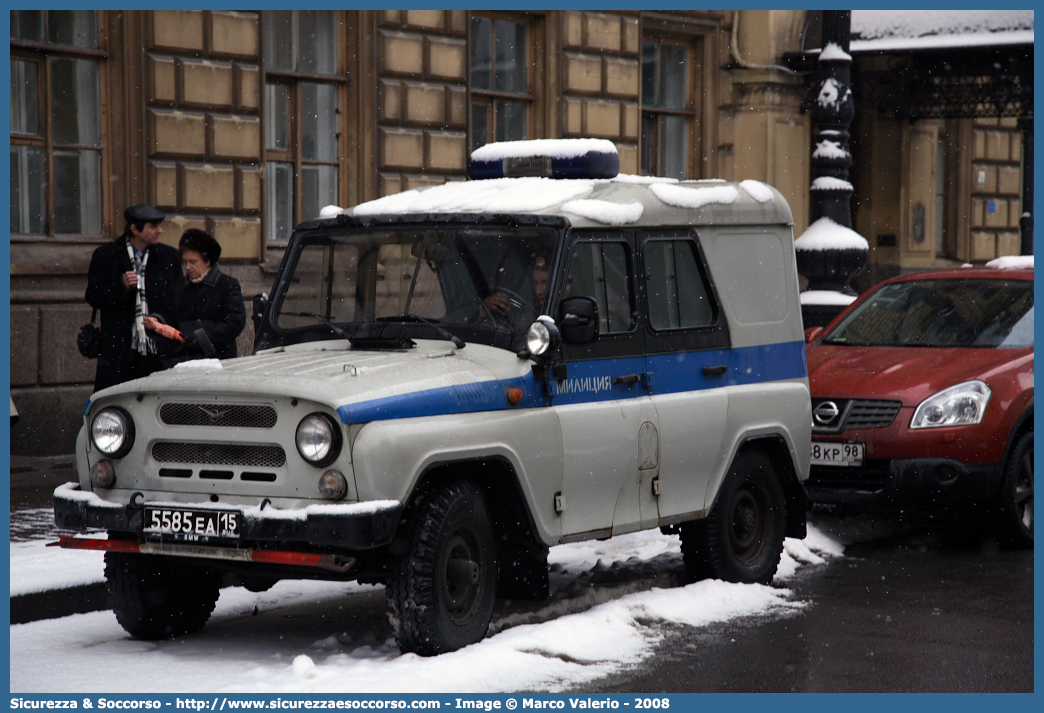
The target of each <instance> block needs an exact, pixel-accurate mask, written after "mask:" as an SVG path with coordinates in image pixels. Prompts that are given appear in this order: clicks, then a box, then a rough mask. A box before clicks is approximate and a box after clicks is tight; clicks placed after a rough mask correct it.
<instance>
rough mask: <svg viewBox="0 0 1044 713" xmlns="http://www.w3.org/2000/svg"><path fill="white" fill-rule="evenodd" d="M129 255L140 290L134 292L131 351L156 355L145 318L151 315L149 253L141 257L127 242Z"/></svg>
mask: <svg viewBox="0 0 1044 713" xmlns="http://www.w3.org/2000/svg"><path fill="white" fill-rule="evenodd" d="M127 254H128V255H130V259H131V262H132V263H133V264H134V272H136V273H138V289H137V290H135V292H134V328H133V330H132V332H131V349H133V350H135V351H136V352H138V353H139V354H155V353H156V343H155V342H154V341H152V339H151V338H150V337H149V335H148V334H146V333H145V320H144V317H145V315H146V314H148V313H149V302H148V300H147V299H146V298H145V264H146V263H148V261H149V251H148V249H147V248H146V249H145V250H143V251H142V253H141V257H138V255H137V253H135V252H134V246H133V245H131V244H130V241H127Z"/></svg>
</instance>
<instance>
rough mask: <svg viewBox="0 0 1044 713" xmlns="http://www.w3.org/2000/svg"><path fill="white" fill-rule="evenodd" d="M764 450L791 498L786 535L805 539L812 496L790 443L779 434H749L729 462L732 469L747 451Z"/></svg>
mask: <svg viewBox="0 0 1044 713" xmlns="http://www.w3.org/2000/svg"><path fill="white" fill-rule="evenodd" d="M747 452H760V453H764V454H765V455H766V456H768V458H769V459H770V460H771V461H772V463H773V464H774V465H776V466H777V475H778V476H779V479H780V484H781V485H782V486H783V495H784V497H786V501H787V512H786V523H785V527H784V531H783V534H784V535H785V536H786V537H794V538H796V539H803V538H804V537H805V534H806V532H807V529H806V526H805V511H806V510H807V508H808V495H807V494H806V493H805V488H804V486H803V485H801V482H800V481H799V480H798V475H797V467H796V466H795V465H794V461H793V459H792V458H791V454H790V448H789V447H788V446H787V442H786V441H785V440H784V439H783V437H782V436H780V435H779V434H764V435H758V436H749V437H747V438H745V439H743V440H742V441H741V442H740V444H739V447H738V448H737V449H736V452H735V453H734V454H733V456H732V461H730V462H729V468H730V469H731V468H732V463H733V462H735V461H736V459H737V458H739V457H740V456H741V455H742V454H743V453H747Z"/></svg>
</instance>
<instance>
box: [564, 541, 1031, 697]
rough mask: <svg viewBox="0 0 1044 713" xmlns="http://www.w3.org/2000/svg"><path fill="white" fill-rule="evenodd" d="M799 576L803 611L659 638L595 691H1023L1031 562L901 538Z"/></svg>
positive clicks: (1026, 688)
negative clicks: (651, 651) (654, 650)
mask: <svg viewBox="0 0 1044 713" xmlns="http://www.w3.org/2000/svg"><path fill="white" fill-rule="evenodd" d="M846 555H847V556H846V557H844V558H839V559H835V560H832V561H830V562H829V563H828V564H826V565H822V566H820V567H817V568H811V569H810V570H808V571H806V572H804V573H802V574H800V575H799V576H798V577H797V578H796V579H795V580H794V581H793V584H792V587H791V588H792V589H793V590H794V591H795V594H796V597H797V598H798V599H801V600H806V601H810V602H811V605H810V606H809V607H808V608H807V609H806V610H804V611H803V612H801V613H799V614H797V615H794V616H791V617H788V618H785V619H773V620H768V621H764V620H762V621H759V620H748V621H743V622H740V623H738V624H736V623H733V624H728V625H723V626H718V627H713V628H707V629H701V630H699V631H696V630H693V629H687V628H685V627H671V628H669V629H666V630H665V631H664V632H663V633H664V639H663V642H662V644H661V645H660V647H659V652H658V655H656V656H653V657H651V658H650V659H647V660H646V661H645V662H644V663H643V664H641V665H639V666H638V667H637V668H635V669H633V670H630V671H627V672H624V673H621V674H617V675H614V676H612V677H610V678H608V679H605V680H603V681H599V682H595V683H594V684H593V685H585V686H584V690H585V691H586V690H592V689H593V690H594V691H600V692H602V691H604V692H633V691H642V692H650V693H654V692H684V691H690V692H1032V691H1033V553H1032V551H1021V552H1014V551H1009V550H1002V549H1000V548H998V547H997V546H996V543H994V542H992V541H990V540H981V539H980V540H974V539H973V540H968V539H965V540H964V541H958V540H956V538H954V537H953V536H952V535H945V536H941V535H938V534H924V533H923V532H906V533H899V534H895V535H892V536H889V537H885V538H883V539H873V540H871V541H867V542H863V543H860V544H855V545H851V546H849V547H848V548H847V549H846Z"/></svg>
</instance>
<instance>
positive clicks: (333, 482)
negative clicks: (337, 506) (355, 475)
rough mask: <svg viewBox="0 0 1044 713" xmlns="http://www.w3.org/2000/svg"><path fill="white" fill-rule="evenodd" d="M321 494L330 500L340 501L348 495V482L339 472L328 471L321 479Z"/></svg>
mask: <svg viewBox="0 0 1044 713" xmlns="http://www.w3.org/2000/svg"><path fill="white" fill-rule="evenodd" d="M319 494H320V495H322V496H323V497H324V498H327V499H328V500H340V499H341V498H343V497H344V496H345V495H347V494H348V481H347V480H345V477H344V474H343V473H341V472H340V471H337V470H328V471H326V472H325V473H323V474H322V475H321V476H320V477H319Z"/></svg>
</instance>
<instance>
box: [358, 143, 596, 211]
mask: <svg viewBox="0 0 1044 713" xmlns="http://www.w3.org/2000/svg"><path fill="white" fill-rule="evenodd" d="M487 145H488V144H487ZM594 184H595V182H594V181H592V180H583V179H573V180H568V181H556V180H553V179H550V178H493V179H489V180H485V181H451V182H449V183H444V184H442V185H441V186H435V187H433V188H429V189H428V190H425V191H418V190H412V191H406V192H404V193H396V194H395V195H391V196H385V197H384V198H378V199H377V200H373V201H369V202H367V203H360V204H359V205H357V206H355V209H354V211H353V212H354V214H355V215H379V214H381V213H535V212H539V211H542V210H546V209H548V208H550V207H551V206H555V205H558V204H559V203H562V202H564V201H570V200H573V199H576V198H579V197H581V196H583V195H586V194H588V193H590V192H591V189H592V188H593V187H594Z"/></svg>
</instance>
